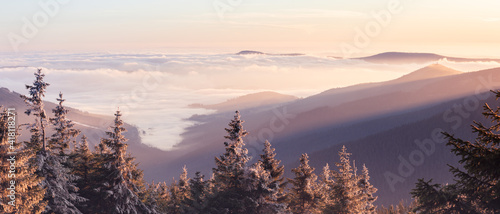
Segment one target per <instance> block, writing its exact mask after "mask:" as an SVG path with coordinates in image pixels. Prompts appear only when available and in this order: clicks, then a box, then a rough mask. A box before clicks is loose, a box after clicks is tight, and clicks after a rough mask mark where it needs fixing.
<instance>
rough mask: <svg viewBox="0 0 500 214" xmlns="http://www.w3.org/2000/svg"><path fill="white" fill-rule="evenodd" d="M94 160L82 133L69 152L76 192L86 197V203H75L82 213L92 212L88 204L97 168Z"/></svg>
mask: <svg viewBox="0 0 500 214" xmlns="http://www.w3.org/2000/svg"><path fill="white" fill-rule="evenodd" d="M95 160H96V159H95V155H94V154H93V153H92V152H91V151H90V149H89V145H88V142H87V137H86V136H85V135H83V136H82V138H81V141H80V142H79V143H78V144H76V145H75V147H74V148H73V150H72V151H71V153H70V154H69V166H70V170H71V174H73V175H75V176H76V178H77V179H76V180H75V185H76V187H77V188H78V194H79V195H80V196H81V197H83V198H87V199H88V201H87V203H79V204H77V207H78V209H79V210H80V211H81V212H82V213H92V210H91V209H89V204H91V201H92V198H93V197H94V194H93V193H94V191H93V189H94V187H95V186H94V179H95V178H94V174H95V171H96V168H97V166H96V161H95Z"/></svg>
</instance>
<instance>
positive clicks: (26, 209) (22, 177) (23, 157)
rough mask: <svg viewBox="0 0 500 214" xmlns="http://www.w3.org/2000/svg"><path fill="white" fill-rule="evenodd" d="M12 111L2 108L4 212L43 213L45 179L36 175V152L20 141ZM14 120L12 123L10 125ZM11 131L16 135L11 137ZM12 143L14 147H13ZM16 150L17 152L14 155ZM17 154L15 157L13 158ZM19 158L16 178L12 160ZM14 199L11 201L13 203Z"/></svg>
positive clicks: (0, 165)
mask: <svg viewBox="0 0 500 214" xmlns="http://www.w3.org/2000/svg"><path fill="white" fill-rule="evenodd" d="M9 116H14V117H16V116H17V115H9V113H8V112H7V111H6V110H5V109H3V108H1V107H0V158H1V160H2V161H1V162H0V192H1V194H2V195H1V196H0V213H5V214H14V213H17V214H33V213H34V214H39V213H41V212H43V211H44V210H45V206H46V205H47V203H46V202H45V201H43V196H44V195H45V190H44V189H43V188H42V187H41V185H40V183H41V181H42V179H41V178H40V177H38V176H37V175H36V174H35V171H36V167H34V166H33V165H31V164H29V161H30V160H31V159H33V158H34V153H33V152H32V151H30V150H29V149H28V148H27V147H26V146H24V145H23V144H21V143H18V142H17V137H18V135H19V133H18V131H17V130H16V129H17V127H16V126H15V124H14V123H12V122H13V120H16V119H15V118H13V117H11V118H13V120H9ZM9 123H10V124H9ZM9 132H10V133H14V135H13V136H12V134H11V136H9ZM11 146H12V147H11ZM11 152H13V153H14V154H12V153H11ZM13 156H14V157H13ZM12 157H13V158H14V159H15V164H14V166H15V169H14V172H15V177H13V176H10V177H9V174H12V173H11V172H9V171H10V170H11V163H10V160H9V159H12ZM11 181H14V182H15V183H14V186H15V203H12V202H11V201H12V199H11V198H10V196H9V195H10V190H9V189H8V188H11ZM9 202H10V203H9Z"/></svg>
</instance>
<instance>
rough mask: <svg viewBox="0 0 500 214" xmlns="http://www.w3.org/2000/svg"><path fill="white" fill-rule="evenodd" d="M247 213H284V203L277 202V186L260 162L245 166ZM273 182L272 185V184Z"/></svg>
mask: <svg viewBox="0 0 500 214" xmlns="http://www.w3.org/2000/svg"><path fill="white" fill-rule="evenodd" d="M245 174H246V175H245V180H246V185H245V186H246V189H245V191H246V192H247V193H246V198H245V200H246V201H247V203H248V206H247V208H246V212H247V213H285V212H286V208H287V206H286V204H285V203H280V202H278V197H279V196H280V192H279V187H278V186H277V185H278V184H277V183H274V180H273V179H272V177H271V175H270V173H269V171H267V170H265V169H264V167H262V165H261V164H260V163H256V164H254V165H253V166H252V167H249V168H247V170H246V172H245ZM273 183H274V186H273Z"/></svg>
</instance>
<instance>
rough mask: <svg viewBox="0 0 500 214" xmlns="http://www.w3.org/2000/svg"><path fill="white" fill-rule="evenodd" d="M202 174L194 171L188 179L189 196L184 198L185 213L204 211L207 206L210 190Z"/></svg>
mask: <svg viewBox="0 0 500 214" xmlns="http://www.w3.org/2000/svg"><path fill="white" fill-rule="evenodd" d="M204 177H205V176H204V175H202V174H201V173H200V172H196V173H195V177H194V178H193V179H190V180H189V190H190V191H191V193H190V197H188V198H186V199H185V202H184V204H185V206H186V208H185V209H184V210H186V213H204V210H205V209H206V207H207V199H208V195H210V190H209V188H208V182H207V181H205V180H204Z"/></svg>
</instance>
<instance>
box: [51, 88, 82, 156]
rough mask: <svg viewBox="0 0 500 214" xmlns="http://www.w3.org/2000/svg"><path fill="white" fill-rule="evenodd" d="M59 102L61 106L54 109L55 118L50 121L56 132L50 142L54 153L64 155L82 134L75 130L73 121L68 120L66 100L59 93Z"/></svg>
mask: <svg viewBox="0 0 500 214" xmlns="http://www.w3.org/2000/svg"><path fill="white" fill-rule="evenodd" d="M57 101H59V105H58V106H56V108H55V109H52V112H53V113H54V115H55V117H54V118H50V119H49V120H50V122H51V123H52V125H53V126H54V130H55V133H54V134H53V135H52V138H51V139H50V141H49V147H50V149H51V150H54V152H56V153H59V154H60V155H64V154H65V150H66V149H68V147H69V144H70V143H71V140H72V139H73V138H75V137H76V136H78V135H79V134H80V130H78V129H75V128H73V127H74V126H75V124H74V123H73V121H71V120H69V119H67V118H66V115H67V114H68V110H67V109H66V108H65V107H64V106H63V102H64V101H65V100H64V99H63V94H62V93H59V98H57Z"/></svg>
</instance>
